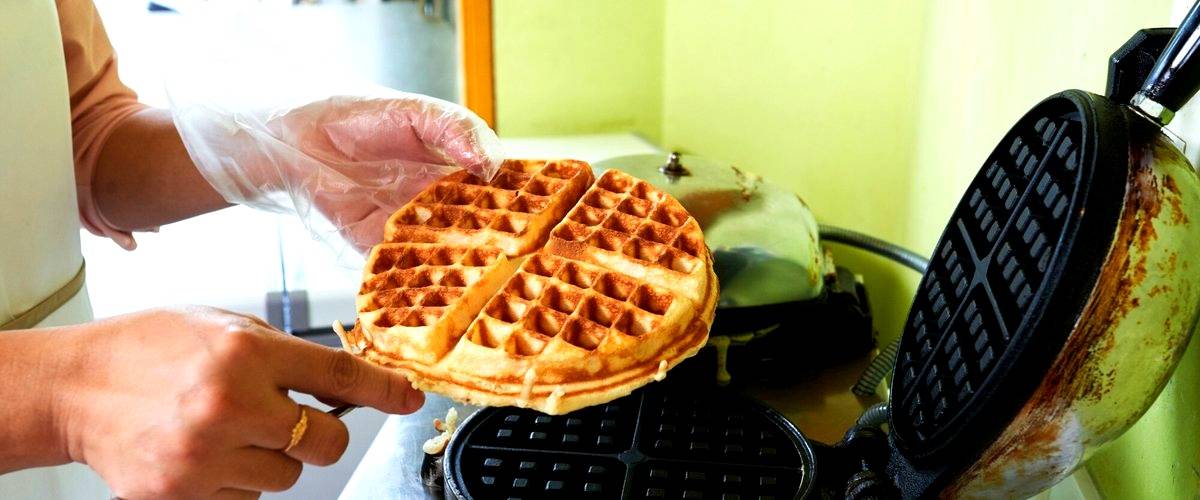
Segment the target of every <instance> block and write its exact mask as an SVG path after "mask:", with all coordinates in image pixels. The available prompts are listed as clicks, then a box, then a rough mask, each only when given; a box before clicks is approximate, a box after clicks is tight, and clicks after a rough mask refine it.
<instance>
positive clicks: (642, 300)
mask: <svg viewBox="0 0 1200 500" xmlns="http://www.w3.org/2000/svg"><path fill="white" fill-rule="evenodd" d="M588 290H592V292H591V293H589V292H588ZM673 301H674V297H672V296H671V294H670V293H669V292H666V291H664V290H658V289H657V288H656V287H654V286H652V285H648V284H644V283H643V284H639V283H637V282H635V281H633V280H632V279H630V278H628V277H625V276H622V275H620V274H617V273H614V272H611V271H606V270H603V269H602V268H599V267H594V266H591V265H587V264H583V263H580V262H575V261H569V260H566V259H563V258H561V257H556V256H551V255H541V254H538V255H534V256H532V257H530V258H529V259H528V260H526V261H525V263H524V264H523V265H522V267H521V269H520V270H519V271H518V272H517V274H516V275H514V276H513V278H512V279H510V280H509V282H508V284H507V285H506V286H505V287H504V289H502V290H501V292H500V293H498V294H497V295H496V296H494V297H492V299H491V300H489V301H488V303H487V305H486V306H484V309H483V312H484V316H482V317H481V319H480V320H477V321H475V322H474V323H473V325H472V326H471V328H470V331H469V332H468V334H467V338H468V339H469V340H471V341H472V342H475V343H476V344H479V345H482V346H484V347H490V348H496V347H499V346H501V345H502V344H503V342H502V341H501V340H500V339H498V338H497V337H496V336H495V332H494V331H493V330H495V329H496V327H495V325H496V324H508V325H519V326H520V327H521V328H520V329H519V330H516V331H514V333H513V334H512V335H511V336H512V338H513V340H512V341H511V342H509V343H508V344H504V347H505V349H507V350H509V352H511V353H513V354H517V355H521V356H532V355H536V354H539V353H541V351H542V350H543V349H544V348H545V347H546V344H547V343H549V341H550V340H551V339H553V338H554V337H561V338H562V339H563V340H564V341H565V342H567V343H569V344H571V345H573V346H575V347H578V348H580V349H583V350H586V351H592V350H595V349H596V347H598V346H599V345H600V343H601V342H602V341H603V340H604V338H605V337H607V336H608V335H612V334H614V333H613V332H616V334H619V335H627V336H632V337H637V336H640V335H644V334H646V333H649V332H652V331H654V330H655V329H656V328H657V327H658V326H659V324H660V320H661V318H662V316H663V315H664V314H665V313H666V311H667V309H669V308H670V306H671V304H672V303H673ZM489 323H490V325H489Z"/></svg>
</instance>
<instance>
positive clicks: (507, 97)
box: [492, 0, 663, 142]
mask: <svg viewBox="0 0 1200 500" xmlns="http://www.w3.org/2000/svg"><path fill="white" fill-rule="evenodd" d="M493 5H494V7H493V21H492V22H493V25H494V41H493V44H494V45H493V50H494V52H495V56H494V64H495V72H496V127H497V129H499V130H500V131H501V132H502V133H504V134H505V135H509V136H529V135H562V134H587V133H601V132H630V131H634V132H638V133H639V134H641V135H642V136H644V137H646V138H647V139H650V140H651V141H652V142H657V141H658V140H659V139H660V136H661V132H662V92H663V85H662V68H663V58H662V43H663V41H662V27H663V3H662V2H661V1H657V0H650V1H641V0H603V1H591V0H569V1H558V0H496V1H495V2H493Z"/></svg>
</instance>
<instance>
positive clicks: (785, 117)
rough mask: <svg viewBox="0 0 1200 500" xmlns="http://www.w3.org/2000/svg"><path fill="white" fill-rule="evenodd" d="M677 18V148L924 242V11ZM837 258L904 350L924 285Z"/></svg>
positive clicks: (787, 8)
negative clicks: (913, 229) (920, 200)
mask: <svg viewBox="0 0 1200 500" xmlns="http://www.w3.org/2000/svg"><path fill="white" fill-rule="evenodd" d="M666 19H667V23H666V27H665V29H666V39H665V40H664V45H665V47H664V51H665V54H666V55H665V57H664V63H665V64H666V66H665V68H664V75H663V85H664V89H665V90H664V92H663V143H664V144H663V145H664V146H665V147H667V148H670V149H678V150H682V151H685V152H692V153H696V154H699V155H702V156H708V157H711V158H719V159H723V160H726V161H731V162H734V163H736V164H737V165H739V166H741V167H744V168H746V169H749V170H751V171H754V172H756V173H758V174H760V175H763V176H764V177H766V178H767V179H770V180H772V181H775V182H779V183H781V184H783V185H784V186H786V187H788V188H790V189H792V190H794V191H796V192H797V193H798V194H799V195H800V196H801V197H802V198H804V200H805V201H806V202H808V204H809V206H811V207H812V208H813V211H814V213H815V215H816V216H817V218H818V220H820V221H821V222H825V223H831V224H837V225H841V226H845V227H849V228H855V229H858V230H860V231H864V232H867V233H870V234H874V235H878V236H879V237H882V238H885V239H889V240H891V241H897V242H902V243H911V242H909V241H907V239H906V235H907V234H908V231H909V226H910V225H911V224H910V220H909V219H908V217H905V215H904V214H905V213H907V212H908V211H909V209H910V208H911V207H910V200H909V197H908V196H907V187H906V186H908V184H909V182H910V179H911V178H912V176H913V173H914V172H913V166H914V163H913V154H914V152H915V149H914V146H915V143H916V141H915V139H916V134H915V128H914V125H915V122H914V121H913V118H912V117H913V116H914V115H915V113H916V111H917V108H916V85H915V82H916V81H917V79H918V77H919V76H920V72H919V71H920V62H921V59H920V58H921V52H920V51H921V47H922V39H923V37H924V35H923V33H924V31H925V29H924V25H925V15H924V8H923V7H922V6H921V4H920V3H919V2H910V1H905V0H878V1H870V2H797V1H793V0H775V1H757V2H744V1H736V0H726V1H704V2H697V1H694V0H668V1H667V9H666ZM868 33H876V34H884V33H886V34H887V35H884V36H882V37H881V36H865V35H866V34H868ZM880 203H886V209H883V210H881V209H879V206H880ZM835 251H838V252H839V253H837V254H836V255H835V261H837V262H839V263H841V264H846V265H848V266H850V267H851V268H852V269H854V270H855V271H857V272H859V273H862V274H864V275H865V278H866V282H867V283H868V286H869V287H870V292H871V294H872V306H873V307H874V309H875V312H876V315H877V317H878V320H879V321H878V325H879V327H880V330H881V332H883V335H884V337H885V338H893V337H894V336H895V334H896V333H897V332H898V331H899V326H900V325H901V324H902V323H903V321H904V316H905V315H906V314H907V309H908V308H907V302H908V301H909V298H910V296H911V290H912V289H913V287H914V286H915V282H916V278H917V277H916V276H915V274H914V273H911V272H907V271H904V270H901V269H899V268H896V267H894V266H891V265H885V264H883V263H881V262H880V261H877V260H874V259H870V258H863V257H862V256H860V255H858V254H857V253H854V252H853V251H844V250H842V249H835Z"/></svg>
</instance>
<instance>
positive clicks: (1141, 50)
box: [1104, 28, 1175, 103]
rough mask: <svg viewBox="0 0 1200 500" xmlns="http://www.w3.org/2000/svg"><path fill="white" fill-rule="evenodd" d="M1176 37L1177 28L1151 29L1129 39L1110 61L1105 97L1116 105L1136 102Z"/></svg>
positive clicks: (1114, 53) (1139, 32) (1140, 31)
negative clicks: (1151, 72) (1159, 57)
mask: <svg viewBox="0 0 1200 500" xmlns="http://www.w3.org/2000/svg"><path fill="white" fill-rule="evenodd" d="M1174 34H1175V28H1149V29H1144V30H1139V31H1138V32H1137V33H1134V34H1133V36H1131V37H1129V41H1127V42H1125V45H1122V46H1121V48H1119V49H1117V50H1116V52H1113V54H1112V57H1110V58H1109V59H1108V85H1107V86H1106V87H1105V91H1104V95H1106V96H1108V98H1109V100H1111V101H1113V102H1119V103H1127V102H1129V101H1130V100H1132V99H1133V96H1134V94H1136V93H1137V92H1138V91H1139V90H1141V89H1142V83H1144V82H1145V81H1146V77H1147V76H1149V75H1150V70H1151V69H1154V63H1155V62H1156V61H1158V56H1159V55H1161V54H1162V52H1163V49H1165V48H1166V47H1167V42H1169V41H1171V36H1172V35H1174Z"/></svg>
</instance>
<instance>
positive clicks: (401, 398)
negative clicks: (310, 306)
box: [270, 336, 425, 414]
mask: <svg viewBox="0 0 1200 500" xmlns="http://www.w3.org/2000/svg"><path fill="white" fill-rule="evenodd" d="M277 339H278V347H277V348H274V349H272V350H271V351H270V355H271V356H273V358H274V363H272V364H273V366H274V367H275V369H276V370H277V373H276V378H275V380H276V381H277V383H279V384H280V386H281V387H283V388H286V389H294V390H297V391H301V392H305V393H308V394H312V395H314V396H317V397H322V398H329V399H336V400H338V401H345V402H347V403H351V404H355V405H359V406H371V407H374V408H378V409H380V410H382V411H385V412H389V413H397V414H408V413H412V412H414V411H417V410H418V409H419V408H420V407H421V405H422V404H424V403H425V395H424V394H422V393H421V392H420V391H417V390H415V389H413V388H412V385H411V384H410V383H409V381H408V380H407V379H405V378H404V376H403V375H401V374H400V373H399V372H397V371H394V370H389V369H387V368H383V367H380V366H376V365H373V364H371V363H369V362H367V361H365V360H362V359H359V358H357V357H354V356H353V355H351V354H350V353H347V352H345V351H340V350H337V349H332V348H328V347H324V346H321V345H317V344H314V343H311V342H307V341H304V340H300V339H297V338H293V337H287V336H278V337H277Z"/></svg>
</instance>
